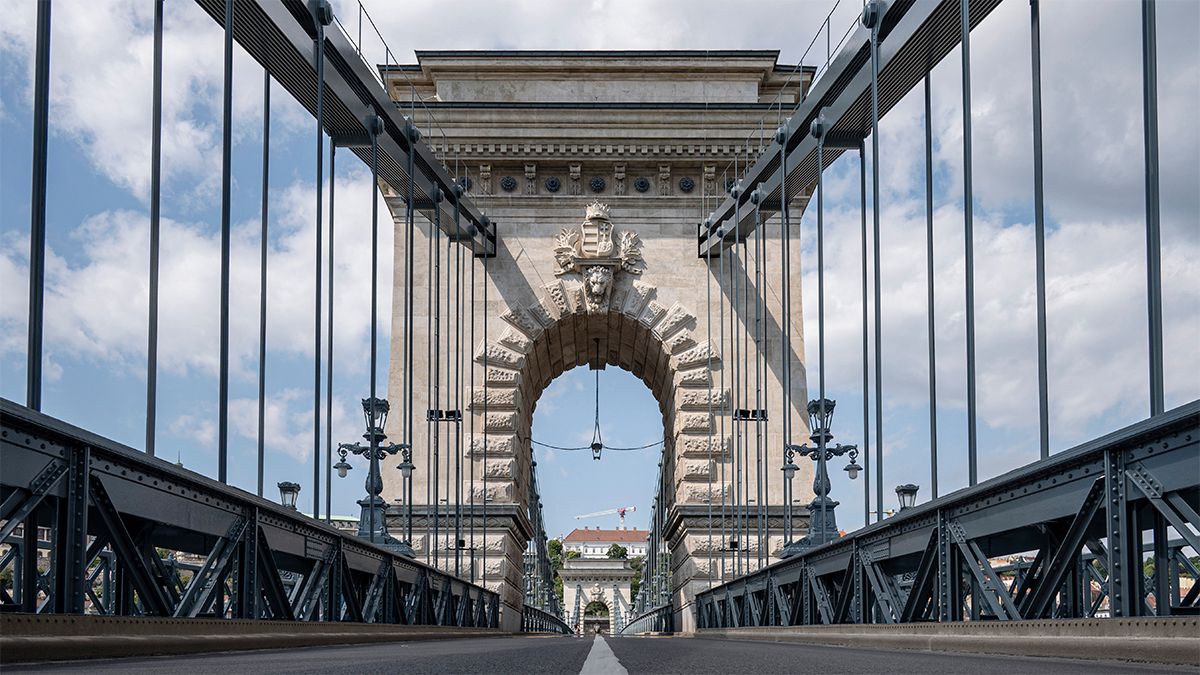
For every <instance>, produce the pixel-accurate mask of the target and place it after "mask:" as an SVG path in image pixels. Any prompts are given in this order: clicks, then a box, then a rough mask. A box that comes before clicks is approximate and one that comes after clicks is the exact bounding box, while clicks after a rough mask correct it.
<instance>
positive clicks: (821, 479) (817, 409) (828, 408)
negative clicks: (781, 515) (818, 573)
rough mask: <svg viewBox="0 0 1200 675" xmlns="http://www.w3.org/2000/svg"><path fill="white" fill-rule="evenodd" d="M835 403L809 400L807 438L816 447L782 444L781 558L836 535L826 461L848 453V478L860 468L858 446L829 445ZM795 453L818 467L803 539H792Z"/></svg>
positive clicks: (822, 542) (831, 436) (828, 540)
mask: <svg viewBox="0 0 1200 675" xmlns="http://www.w3.org/2000/svg"><path fill="white" fill-rule="evenodd" d="M836 405H837V402H836V401H831V400H829V399H814V400H812V401H809V402H808V428H809V429H811V430H812V433H811V434H810V439H811V440H812V442H813V443H814V444H815V447H812V446H809V445H791V444H787V445H785V446H784V452H783V458H784V464H783V475H784V479H785V480H786V483H785V486H784V490H785V495H786V501H787V505H788V506H787V510H786V512H785V525H784V530H785V536H786V538H787V539H788V544H787V546H785V547H784V549H783V553H782V554H780V557H781V558H790V557H792V556H794V555H796V554H798V553H800V552H801V551H804V550H805V549H808V548H811V547H813V546H819V545H821V544H825V543H827V542H830V541H832V540H833V539H835V538H836V537H837V531H838V530H837V520H836V518H835V517H834V512H833V510H834V509H835V508H836V507H837V506H838V502H836V501H834V500H832V499H830V498H829V488H830V485H829V471H828V469H827V468H826V465H827V464H828V462H829V460H831V459H833V458H834V457H841V456H842V455H845V454H849V455H850V463H849V464H847V465H846V466H845V467H844V469H845V471H846V473H847V474H849V476H850V478H851V480H853V479H854V478H856V477H857V476H858V472H859V471H860V470H861V468H862V467H860V466H859V465H858V463H857V462H856V461H855V460H856V459H857V458H858V447H857V446H854V445H842V444H841V443H838V444H837V445H830V443H829V442H830V441H832V440H833V434H832V433H830V431H829V428H830V426H831V424H832V422H833V409H834V407H835V406H836ZM797 454H799V455H800V456H802V457H809V458H810V459H812V460H813V461H814V462H816V465H817V470H816V472H815V475H814V476H813V500H812V501H811V502H809V504H808V514H809V516H808V517H809V527H808V534H807V535H806V536H805V537H803V538H802V539H798V540H792V539H791V536H792V526H791V519H792V514H791V504H792V499H791V494H792V488H791V482H792V478H794V477H795V475H796V465H795V463H793V461H792V460H793V458H794V457H795V456H796V455H797Z"/></svg>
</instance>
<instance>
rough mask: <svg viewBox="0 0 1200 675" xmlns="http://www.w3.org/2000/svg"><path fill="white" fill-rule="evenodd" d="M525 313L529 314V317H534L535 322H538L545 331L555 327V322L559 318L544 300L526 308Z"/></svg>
mask: <svg viewBox="0 0 1200 675" xmlns="http://www.w3.org/2000/svg"><path fill="white" fill-rule="evenodd" d="M543 297H544V296H543ZM525 312H526V313H527V314H529V316H531V317H533V320H534V321H537V322H538V323H539V324H540V325H541V326H542V328H543V330H544V329H546V328H549V327H550V326H552V325H554V322H555V320H557V318H558V317H557V316H555V315H554V313H553V312H551V311H550V308H549V307H547V306H546V304H544V303H543V300H542V298H538V301H537V302H535V303H533V304H532V305H529V306H528V307H526V308H525Z"/></svg>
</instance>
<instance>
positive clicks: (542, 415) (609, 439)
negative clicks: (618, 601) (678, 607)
mask: <svg viewBox="0 0 1200 675" xmlns="http://www.w3.org/2000/svg"><path fill="white" fill-rule="evenodd" d="M596 375H597V371H593V370H590V369H588V368H586V367H582V366H579V367H575V368H573V369H571V370H568V371H566V372H564V373H563V374H562V375H560V376H558V377H557V378H555V379H554V381H553V382H551V383H550V385H549V386H548V387H546V389H545V390H544V391H543V392H542V395H541V397H540V398H539V399H538V401H537V404H536V407H535V409H534V414H533V426H532V433H531V438H532V442H531V447H532V451H533V458H534V461H536V462H537V474H538V483H539V491H540V494H541V498H542V504H543V509H544V517H545V522H546V534H547V536H549V537H550V539H551V540H557V541H558V542H559V543H558V544H556V545H554V546H552V547H551V563H552V565H553V567H554V570H553V575H554V587H555V592H556V593H557V594H558V595H559V600H560V602H565V598H566V596H565V593H564V589H563V584H562V580H561V577H560V575H559V572H560V570H561V568H562V566H563V565H564V564H566V563H567V560H570V559H573V558H576V557H582V558H585V559H598V558H604V559H608V555H609V553H610V550H613V546H614V545H615V546H617V547H619V548H617V549H615V551H613V552H614V553H616V554H620V553H624V554H625V557H624V558H622V560H625V561H628V564H629V565H631V566H632V567H631V569H634V570H636V569H638V568H639V567H640V563H642V562H643V560H644V557H645V546H646V542H645V536H646V531H647V523H648V522H649V518H650V506H651V504H652V503H653V499H654V488H655V479H656V475H657V471H658V462H659V461H661V458H662V447H663V446H662V444H661V441H662V440H663V434H664V432H665V426H664V420H663V413H662V410H661V407H660V404H659V402H658V401H656V400H655V398H654V396H653V394H652V393H651V392H650V390H649V389H648V388H647V387H646V385H645V383H644V382H642V381H641V380H639V379H638V378H637V377H635V376H634V375H633V374H632V373H630V372H629V371H627V370H624V369H622V368H619V367H616V366H608V367H607V368H606V369H605V370H603V371H599V378H597V377H596ZM597 379H598V381H599V411H600V415H599V421H600V438H601V439H602V442H603V444H604V446H605V447H604V449H603V450H602V451H601V454H600V459H599V460H596V459H594V458H593V454H592V452H591V450H590V449H588V448H587V446H588V445H589V444H590V443H591V441H592V438H593V430H594V427H595V411H596V384H597ZM656 442H657V443H658V444H657V445H652V446H651V447H648V448H640V449H636V450H628V449H626V448H635V447H639V446H644V445H647V444H651V443H656ZM551 445H553V446H556V447H553V448H552V447H548V446H551ZM561 448H573V449H571V450H563V449H561ZM621 509H626V510H625V512H624V518H622V517H621V513H620V511H619V510H621ZM620 528H624V529H623V530H620ZM616 539H619V540H620V541H615V540H616ZM610 540H613V541H610ZM635 587H636V584H635ZM627 592H628V591H625V590H623V591H622V593H627ZM631 599H632V598H626V599H625V601H626V602H629V601H630V600H631ZM565 609H566V610H567V611H568V612H572V611H574V607H572V606H565Z"/></svg>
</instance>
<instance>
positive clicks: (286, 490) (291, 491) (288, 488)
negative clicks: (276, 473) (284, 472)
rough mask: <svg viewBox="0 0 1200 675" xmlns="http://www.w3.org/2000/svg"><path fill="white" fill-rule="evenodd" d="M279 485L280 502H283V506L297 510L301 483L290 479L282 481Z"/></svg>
mask: <svg viewBox="0 0 1200 675" xmlns="http://www.w3.org/2000/svg"><path fill="white" fill-rule="evenodd" d="M278 487H279V503H280V504H283V508H285V509H291V510H293V511H295V510H296V497H298V496H300V484H299V483H293V482H292V481H290V480H285V481H282V482H280V483H279V484H278Z"/></svg>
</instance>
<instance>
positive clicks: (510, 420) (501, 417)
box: [485, 412, 517, 449]
mask: <svg viewBox="0 0 1200 675" xmlns="http://www.w3.org/2000/svg"><path fill="white" fill-rule="evenodd" d="M485 425H486V428H487V430H488V431H516V429H517V413H515V412H496V413H494V412H488V415H487V421H486V423H485ZM489 449H490V448H489Z"/></svg>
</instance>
